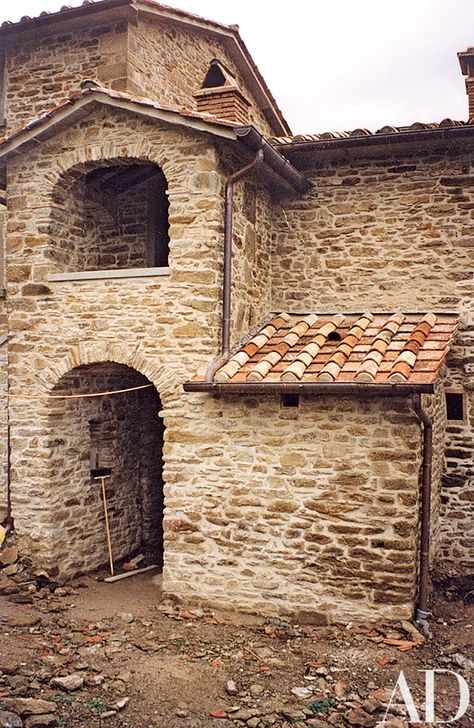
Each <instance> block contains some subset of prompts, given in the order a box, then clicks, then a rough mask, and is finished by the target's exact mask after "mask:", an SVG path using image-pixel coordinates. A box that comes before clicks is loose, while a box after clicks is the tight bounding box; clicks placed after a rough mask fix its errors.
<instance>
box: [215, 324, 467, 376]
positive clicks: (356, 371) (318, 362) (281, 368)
mask: <svg viewBox="0 0 474 728" xmlns="http://www.w3.org/2000/svg"><path fill="white" fill-rule="evenodd" d="M457 326H458V318H457V316H456V314H453V313H445V312H443V313H437V314H434V313H426V314H417V313H400V312H396V313H393V314H391V315H390V314H382V313H375V314H374V313H364V314H362V315H361V314H345V315H344V314H337V315H325V314H318V315H316V314H310V315H307V316H298V315H295V314H294V315H289V314H285V313H283V314H278V315H277V316H274V317H273V318H272V319H271V320H270V321H269V322H268V323H266V324H265V325H264V326H263V327H262V329H261V330H260V331H259V332H258V333H257V334H255V335H254V336H253V337H252V338H250V339H249V340H248V341H247V342H246V343H245V344H244V345H243V346H241V348H239V350H238V351H236V352H235V353H234V354H233V356H232V357H231V358H230V359H229V361H228V362H227V364H225V365H224V366H223V367H221V368H220V369H219V370H218V371H217V373H216V375H215V378H214V381H216V382H228V383H236V382H240V383H256V382H261V383H265V382H281V383H288V384H291V383H292V382H293V383H301V384H311V383H313V384H319V383H331V382H337V383H344V382H353V383H354V384H358V383H359V384H364V383H374V384H379V383H383V384H391V383H407V384H410V383H412V384H431V383H432V382H433V381H434V380H435V379H436V376H437V374H438V371H439V369H440V367H441V365H442V364H443V362H444V361H445V359H446V356H447V353H448V351H449V348H450V345H451V343H452V341H453V338H454V336H455V334H456V331H457Z"/></svg>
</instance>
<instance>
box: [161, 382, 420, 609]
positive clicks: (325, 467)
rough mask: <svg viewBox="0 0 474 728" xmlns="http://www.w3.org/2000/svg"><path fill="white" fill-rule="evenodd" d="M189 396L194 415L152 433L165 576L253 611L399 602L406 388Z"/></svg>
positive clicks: (415, 437) (407, 559) (410, 514)
mask: <svg viewBox="0 0 474 728" xmlns="http://www.w3.org/2000/svg"><path fill="white" fill-rule="evenodd" d="M190 399H191V402H190V407H191V408H192V409H194V408H195V407H199V408H202V409H203V411H205V412H206V417H205V419H203V421H202V424H201V425H199V423H197V422H196V421H195V420H193V418H192V417H189V418H187V419H186V420H185V421H183V422H182V424H181V426H180V427H179V429H178V430H177V429H173V430H171V429H168V431H167V440H166V446H165V459H167V458H168V456H169V455H171V454H172V453H173V461H174V463H175V464H174V466H173V467H168V469H167V484H166V486H165V496H166V502H167V507H168V508H169V511H168V510H167V513H166V516H165V534H166V549H167V556H166V559H167V564H168V567H169V570H167V571H165V574H166V577H167V578H166V579H165V581H166V588H167V590H169V591H171V592H172V593H174V594H178V595H182V596H183V598H187V599H189V598H190V596H193V597H194V598H195V599H198V600H199V599H202V600H204V601H205V600H208V601H212V602H213V603H214V604H215V603H217V604H221V605H222V606H227V607H229V606H233V607H236V608H244V609H249V610H258V611H259V612H262V613H273V614H288V613H298V612H299V611H305V612H311V613H312V614H313V616H314V618H316V616H317V615H318V614H319V615H320V616H321V615H322V614H326V615H328V614H329V615H331V618H340V619H344V618H347V619H349V618H354V617H355V616H357V617H360V618H363V617H366V618H369V617H370V616H371V615H372V616H373V615H374V613H375V611H374V608H376V612H377V614H379V615H384V616H386V617H396V616H397V617H399V616H400V615H406V616H408V615H410V614H411V609H412V600H413V597H414V592H415V573H416V568H417V564H416V539H417V522H418V472H419V466H420V432H419V425H418V423H417V421H416V419H415V417H414V415H413V413H412V412H411V411H410V408H409V405H408V404H407V403H406V402H403V401H393V400H391V401H385V400H372V401H365V402H364V401H362V400H360V399H358V398H347V399H346V398H345V399H340V398H339V399H337V398H333V397H325V398H307V399H305V398H301V399H300V407H299V409H286V408H283V409H282V408H281V407H280V402H279V400H278V399H275V398H268V399H266V400H261V401H257V400H256V399H253V398H246V399H245V400H242V399H239V398H231V397H222V398H221V399H219V400H210V399H209V398H208V397H205V396H202V395H201V396H199V395H193V396H192V397H190ZM190 449H192V452H193V454H194V459H193V462H192V464H190V463H189V451H190ZM184 479H186V480H187V483H188V487H189V493H190V494H191V493H192V494H193V498H192V502H191V503H190V501H189V498H188V491H187V489H186V490H184V489H182V488H181V489H179V488H178V487H177V486H178V484H180V483H183V481H184ZM178 517H180V518H181V519H182V518H186V519H187V520H188V521H189V522H191V523H193V524H194V526H195V527H197V533H192V534H188V533H187V532H180V531H178V532H177V531H176V529H174V528H172V527H171V526H169V525H168V524H169V519H176V518H178ZM190 571H191V572H192V573H193V574H194V575H195V577H196V578H195V579H193V581H192V583H190V581H189V579H188V578H187V575H188V574H189V573H190Z"/></svg>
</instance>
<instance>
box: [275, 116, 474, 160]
mask: <svg viewBox="0 0 474 728" xmlns="http://www.w3.org/2000/svg"><path fill="white" fill-rule="evenodd" d="M472 134H474V124H466V125H465V126H453V127H443V128H440V129H422V130H417V131H401V132H391V133H387V134H373V135H367V136H362V135H361V136H354V137H344V138H342V139H341V138H338V139H324V140H317V141H301V142H288V143H285V144H275V145H274V147H275V149H277V150H278V151H279V152H280V153H281V154H284V155H286V154H290V153H291V154H294V153H298V152H299V153H301V152H306V153H308V152H313V153H314V154H316V153H318V152H330V151H337V150H344V151H350V150H352V149H354V150H356V149H357V150H367V151H369V150H371V149H377V150H379V149H380V148H381V147H385V148H386V149H388V150H392V149H394V148H397V149H398V148H399V147H400V146H402V145H405V146H408V145H413V146H414V147H415V146H416V148H417V149H418V148H420V147H423V146H424V145H426V146H427V147H428V148H433V147H437V146H446V145H449V144H459V143H462V142H463V141H464V140H466V141H470V142H472Z"/></svg>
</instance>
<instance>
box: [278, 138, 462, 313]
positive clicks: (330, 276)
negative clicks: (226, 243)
mask: <svg viewBox="0 0 474 728" xmlns="http://www.w3.org/2000/svg"><path fill="white" fill-rule="evenodd" d="M470 165H471V155H470V153H468V152H466V153H464V154H461V153H458V154H456V153H452V154H450V153H449V152H444V153H439V154H435V153H433V154H432V155H431V156H430V155H429V154H423V157H421V155H418V156H402V154H401V153H400V156H395V154H394V153H393V152H392V155H391V156H390V159H389V160H385V159H376V160H373V159H366V158H361V159H357V158H356V159H354V160H343V159H341V158H338V159H337V160H336V161H334V162H333V163H330V162H327V163H326V164H324V163H321V165H320V166H318V167H317V168H314V169H305V172H306V173H307V175H308V177H309V178H310V179H311V180H312V181H313V183H314V185H313V187H312V189H311V190H310V192H309V193H307V194H306V195H305V196H304V197H303V198H299V199H295V200H294V201H292V202H290V203H288V204H285V205H284V206H282V207H281V208H276V216H275V236H276V237H275V255H274V258H273V262H274V268H273V271H272V277H273V301H274V306H275V308H277V309H282V310H322V309H324V310H333V309H334V308H336V309H338V310H339V309H341V310H344V309H345V310H362V309H364V307H366V306H367V305H369V306H374V303H376V304H377V308H379V309H380V308H382V307H383V308H386V309H390V310H392V309H397V308H399V309H402V310H403V309H406V310H410V309H413V308H416V309H422V310H425V309H426V308H429V307H432V306H434V307H444V308H448V309H449V308H456V307H457V306H458V305H459V302H460V300H461V299H463V298H467V297H468V295H469V293H472V288H471V290H470V291H469V290H467V289H466V290H464V288H463V286H464V285H465V284H466V283H467V282H468V281H471V275H470V273H471V269H472V245H473V234H474V228H473V224H472V210H473V209H474V185H473V184H472V182H473V181H474V176H469V175H466V174H465V173H464V170H466V169H470ZM279 213H280V214H279Z"/></svg>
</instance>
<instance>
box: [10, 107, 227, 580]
mask: <svg viewBox="0 0 474 728" xmlns="http://www.w3.org/2000/svg"><path fill="white" fill-rule="evenodd" d="M90 139H93V140H94V141H93V146H90V145H89V140H90ZM58 150H63V151H62V152H60V153H58ZM124 156H125V157H127V158H130V159H132V160H134V161H136V160H137V159H143V160H145V161H147V162H154V163H156V164H157V165H159V166H160V167H161V168H162V169H163V172H164V174H165V175H166V177H167V180H168V184H169V199H170V237H171V243H170V268H171V271H170V275H169V276H165V277H160V278H143V279H123V280H101V281H94V280H90V281H83V282H64V283H56V284H53V283H50V282H49V281H48V280H47V276H48V274H49V273H50V272H53V271H55V270H57V264H56V263H55V262H54V261H52V260H51V257H50V251H51V249H52V247H54V246H55V244H56V241H55V235H54V225H52V224H51V217H52V207H53V202H54V199H56V195H55V189H56V188H57V187H58V186H61V185H62V183H63V182H64V179H65V178H68V171H69V170H71V169H75V170H77V169H79V168H80V169H81V170H82V172H83V173H84V174H85V173H87V172H88V171H89V170H90V169H91V168H95V167H96V165H97V162H93V161H91V160H97V159H100V158H103V159H104V160H106V161H105V162H104V163H105V164H107V163H108V164H116V163H117V160H120V159H121V158H123V157H124ZM218 167H219V164H218V160H217V155H216V151H215V149H214V146H213V144H212V140H211V139H210V137H208V136H207V135H204V134H199V133H190V132H188V131H185V130H182V129H179V128H177V127H176V126H171V127H170V126H167V125H164V124H163V125H159V124H156V123H151V122H148V121H145V120H143V119H141V118H138V117H134V116H133V115H130V114H126V113H118V112H110V111H106V112H99V111H98V112H96V115H95V116H90V117H88V119H87V120H83V121H82V122H81V123H80V124H78V125H77V127H71V128H69V129H67V130H63V131H62V132H61V134H60V135H58V136H56V137H55V138H54V139H52V140H50V141H47V142H44V143H43V144H42V145H40V147H38V148H37V150H36V151H35V153H34V154H30V155H28V156H27V157H24V158H18V159H17V160H15V162H13V163H12V164H11V165H9V169H8V178H9V205H10V209H9V222H8V234H7V237H8V240H7V246H8V251H9V261H8V266H7V279H8V283H7V303H8V307H9V311H10V314H9V325H10V327H11V331H12V334H13V338H12V342H11V348H10V357H11V366H10V373H11V388H12V391H16V392H18V391H20V390H21V391H28V392H33V393H38V392H40V393H45V392H48V391H51V389H52V388H53V387H54V386H56V385H57V383H58V381H59V380H60V378H61V377H62V376H63V375H65V374H66V373H67V372H68V371H69V370H71V369H74V368H76V367H77V366H79V365H81V364H87V363H93V362H101V361H116V362H118V363H123V364H126V365H128V366H130V367H131V368H133V369H136V370H137V371H139V372H142V373H143V374H145V375H146V376H147V377H148V379H149V380H150V381H152V382H153V383H154V384H155V385H156V386H157V389H158V391H159V393H160V396H161V398H162V402H163V408H164V418H165V423H166V424H168V423H169V425H170V426H171V429H173V426H175V427H177V426H178V425H177V424H175V425H173V422H175V421H176V422H177V423H179V422H180V418H182V417H184V416H185V412H186V410H185V407H186V406H187V400H186V395H185V394H184V392H182V388H181V385H182V382H183V381H185V379H187V378H188V377H190V376H192V375H194V374H195V373H196V371H198V370H203V369H204V368H205V367H206V365H207V363H208V361H209V359H211V358H212V357H213V356H214V355H215V354H216V353H217V350H218V332H219V325H220V312H219V303H218V302H219V300H220V290H221V289H220V270H221V256H222V189H223V184H222V178H221V175H220V173H219V172H217V171H216V170H217V169H218ZM25 199H28V200H29V205H28V206H26V205H25V204H24V201H25ZM31 284H33V286H32V285H31ZM37 284H40V286H44V285H46V286H48V287H49V288H50V290H51V293H49V294H48V293H45V290H44V288H41V287H40V288H38V285H37ZM38 292H39V295H31V294H32V293H38ZM186 417H190V418H192V419H195V420H197V421H201V420H202V417H203V412H202V411H201V410H200V409H199V410H197V411H196V412H190V413H186ZM11 419H12V486H13V509H14V515H15V518H16V525H17V529H18V532H19V533H21V534H28V535H29V536H31V537H32V539H33V540H34V542H33V544H32V548H37V549H38V555H37V556H38V558H41V559H42V560H43V561H44V563H48V564H55V563H56V564H57V563H61V562H60V561H59V562H58V561H57V560H56V556H57V554H56V544H57V532H58V521H57V519H56V517H55V514H54V511H53V509H52V502H51V470H50V464H49V458H50V457H51V434H50V424H51V415H50V411H49V407H48V406H47V403H45V402H44V401H41V400H40V401H37V402H30V401H23V400H14V401H12V403H11ZM58 429H59V430H60V431H59V432H58V437H61V433H62V429H63V428H62V427H60V428H58ZM189 459H190V463H192V462H193V459H194V453H193V452H189ZM177 467H178V464H177V463H176V462H175V460H174V456H173V453H172V452H171V453H169V455H168V459H167V462H166V463H165V473H164V478H165V480H166V479H167V475H166V471H167V470H168V472H172V471H173V470H174V469H175V468H177ZM183 482H184V484H186V479H184V481H183ZM176 487H178V488H182V487H183V483H180V484H178V485H177V486H176ZM188 497H189V499H190V500H191V499H192V493H189V495H188ZM171 510H172V508H171ZM177 518H178V519H179V514H178V516H177ZM61 549H62V550H64V544H63V545H62V546H61ZM180 558H181V557H180ZM183 558H184V555H183ZM173 568H174V567H173V560H172V559H171V560H170V562H169V564H165V581H166V574H167V571H166V570H167V569H169V570H170V571H171V572H172V570H173Z"/></svg>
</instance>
